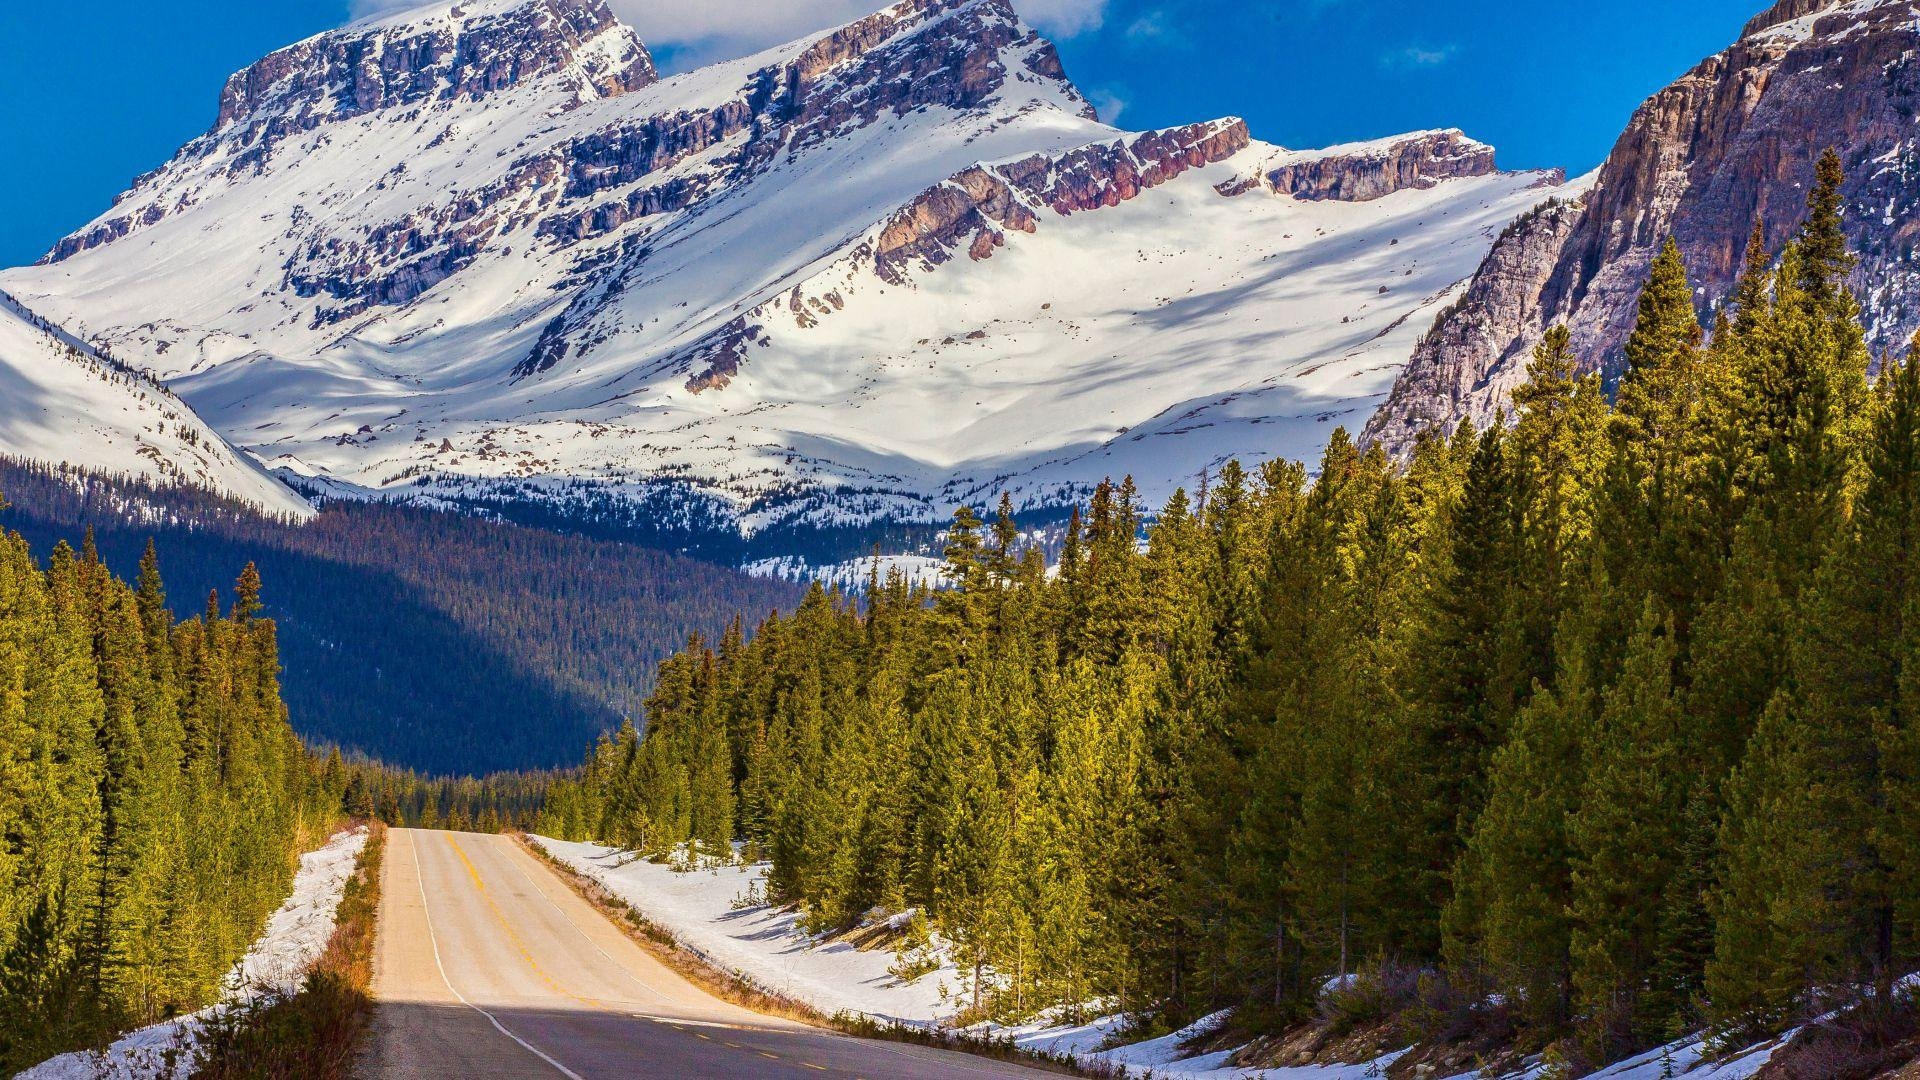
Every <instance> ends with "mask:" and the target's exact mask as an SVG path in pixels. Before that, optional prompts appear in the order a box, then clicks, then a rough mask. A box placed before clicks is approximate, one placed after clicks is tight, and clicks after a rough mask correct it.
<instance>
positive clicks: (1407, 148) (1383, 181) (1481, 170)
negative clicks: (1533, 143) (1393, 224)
mask: <svg viewBox="0 0 1920 1080" xmlns="http://www.w3.org/2000/svg"><path fill="white" fill-rule="evenodd" d="M1286 158H1287V159H1288V160H1283V161H1281V162H1277V163H1276V164H1275V165H1274V166H1273V167H1272V168H1270V169H1269V170H1267V173H1266V176H1265V178H1264V180H1265V184H1266V186H1267V187H1268V188H1269V189H1270V190H1272V191H1276V192H1279V193H1281V194H1284V195H1292V196H1293V197H1294V198H1296V199H1337V200H1340V201H1342V202H1369V201H1371V200H1373V199H1379V198H1383V197H1385V196H1387V195H1391V194H1393V193H1394V192H1396V191H1406V190H1409V189H1413V190H1425V189H1427V188H1430V187H1432V186H1433V185H1435V184H1438V183H1439V182H1441V181H1442V180H1454V179H1459V178H1461V177H1468V176H1488V175H1491V174H1492V173H1493V171H1494V164H1493V147H1491V146H1488V145H1487V144H1485V143H1483V142H1477V141H1475V140H1473V139H1469V138H1467V136H1466V135H1465V134H1464V133H1462V132H1459V131H1426V132H1418V133H1416V134H1413V135H1407V136H1402V137H1400V138H1397V139H1388V140H1383V141H1381V142H1378V143H1370V144H1365V145H1363V146H1358V147H1353V148H1350V149H1349V148H1344V147H1335V148H1333V149H1331V150H1327V151H1321V152H1319V153H1315V154H1290V155H1286Z"/></svg>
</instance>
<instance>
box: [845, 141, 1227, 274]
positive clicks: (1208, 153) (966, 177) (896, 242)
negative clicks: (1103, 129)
mask: <svg viewBox="0 0 1920 1080" xmlns="http://www.w3.org/2000/svg"><path fill="white" fill-rule="evenodd" d="M1250 142H1251V137H1250V136H1249V135H1248V134H1247V125H1246V122H1245V121H1243V120H1240V119H1238V118H1229V119H1225V120H1216V121H1214V122H1212V123H1208V124H1192V125H1189V126H1187V127H1179V128H1168V129H1167V130H1165V131H1149V132H1147V133H1145V134H1143V135H1139V136H1136V137H1134V138H1132V139H1121V140H1116V141H1114V142H1110V143H1096V144H1094V145H1092V146H1083V147H1081V148H1079V149H1077V150H1072V151H1069V152H1067V153H1065V154H1061V155H1058V156H1049V155H1045V154H1035V155H1033V156H1032V157H1028V158H1023V159H1021V160H1019V161H1014V162H1008V163H1005V164H1000V165H976V166H974V167H973V168H971V169H967V170H966V171H964V172H961V173H959V174H958V175H956V176H954V177H952V178H951V179H949V180H948V181H947V182H946V183H944V184H939V185H936V186H934V187H932V188H929V189H927V190H926V191H925V192H923V193H921V195H920V196H919V198H917V199H915V200H914V201H913V202H912V203H910V204H908V206H907V207H906V208H905V209H903V210H901V211H900V212H899V213H898V214H895V215H894V216H893V218H892V219H891V220H890V221H888V222H887V223H886V225H885V226H884V227H882V229H881V230H880V235H879V237H878V239H876V240H875V242H874V245H873V259H874V267H875V270H876V271H877V272H878V273H879V275H880V277H881V278H883V279H884V280H886V281H888V282H891V283H894V284H900V283H902V282H904V280H905V268H906V267H907V266H909V265H913V264H921V265H926V266H938V265H940V264H941V263H944V262H946V261H947V260H948V259H950V258H952V257H953V253H954V252H955V251H958V250H960V249H961V248H962V247H964V248H966V250H967V253H968V255H969V256H970V257H972V258H973V259H975V260H979V259H984V258H988V257H990V256H991V255H992V254H993V249H994V248H997V247H1000V246H1002V245H1004V244H1005V243H1006V236H1005V233H1004V230H1006V229H1014V230H1016V231H1019V232H1028V233H1030V232H1033V231H1034V230H1035V229H1036V228H1038V225H1039V220H1040V219H1039V211H1041V210H1044V209H1051V210H1052V211H1053V212H1054V213H1055V214H1059V215H1062V216H1064V215H1067V214H1071V213H1075V212H1078V211H1086V210H1095V209H1099V208H1101V207H1107V206H1118V205H1120V204H1121V203H1123V202H1126V201H1128V200H1130V199H1133V198H1135V197H1137V196H1138V195H1139V194H1140V192H1142V191H1145V190H1148V189H1150V188H1154V187H1157V186H1159V185H1160V184H1164V183H1166V182H1167V181H1168V180H1171V179H1173V178H1174V177H1176V176H1179V175H1180V174H1181V173H1183V172H1186V171H1187V170H1188V169H1193V168H1199V167H1201V166H1204V165H1210V164H1213V163H1214V162H1216V161H1224V160H1226V159H1227V158H1229V157H1232V156H1233V155H1234V154H1237V153H1239V152H1240V151H1242V150H1245V149H1246V148H1247V146H1248V145H1249V144H1250Z"/></svg>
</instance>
